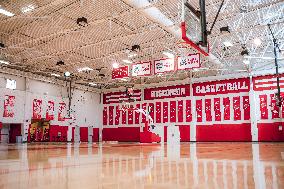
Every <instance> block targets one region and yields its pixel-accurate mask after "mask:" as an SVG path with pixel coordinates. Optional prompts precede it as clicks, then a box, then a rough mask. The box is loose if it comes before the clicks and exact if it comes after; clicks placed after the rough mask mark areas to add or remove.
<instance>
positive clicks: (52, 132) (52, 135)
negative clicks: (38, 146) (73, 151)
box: [49, 125, 68, 142]
mask: <svg viewBox="0 0 284 189" xmlns="http://www.w3.org/2000/svg"><path fill="white" fill-rule="evenodd" d="M59 132H60V133H61V136H58V134H59ZM67 132H68V126H59V125H50V126H49V140H50V142H67Z"/></svg>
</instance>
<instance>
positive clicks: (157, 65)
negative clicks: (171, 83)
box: [154, 58, 175, 74]
mask: <svg viewBox="0 0 284 189" xmlns="http://www.w3.org/2000/svg"><path fill="white" fill-rule="evenodd" d="M174 70H175V59H174V58H165V59H161V60H155V61H154V73H155V74H158V73H165V72H171V71H174Z"/></svg>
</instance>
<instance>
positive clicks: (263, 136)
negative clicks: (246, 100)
mask: <svg viewBox="0 0 284 189" xmlns="http://www.w3.org/2000/svg"><path fill="white" fill-rule="evenodd" d="M279 125H282V131H279ZM283 126H284V123H259V124H258V125H257V127H258V140H259V141H275V142H276V141H282V142H283V141H284V131H283V129H284V128H283Z"/></svg>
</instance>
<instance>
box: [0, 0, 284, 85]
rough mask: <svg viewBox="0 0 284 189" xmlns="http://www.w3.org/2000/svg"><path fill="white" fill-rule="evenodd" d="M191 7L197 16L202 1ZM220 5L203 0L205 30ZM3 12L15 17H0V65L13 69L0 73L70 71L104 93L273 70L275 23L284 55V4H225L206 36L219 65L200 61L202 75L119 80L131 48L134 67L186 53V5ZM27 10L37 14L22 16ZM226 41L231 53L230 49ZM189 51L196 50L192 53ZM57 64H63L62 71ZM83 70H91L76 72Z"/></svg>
mask: <svg viewBox="0 0 284 189" xmlns="http://www.w3.org/2000/svg"><path fill="white" fill-rule="evenodd" d="M184 1H186V0H184ZM187 2H188V3H189V4H190V5H192V6H193V7H194V8H196V9H197V10H198V9H199V8H198V7H199V0H188V1H187ZM221 2H222V0H206V16H207V18H206V19H207V30H209V29H210V27H211V25H212V23H213V21H214V18H215V16H216V14H217V11H218V9H219V7H220V5H221ZM0 5H1V8H4V9H5V10H8V11H10V12H12V13H14V14H15V16H12V17H8V16H5V15H2V14H0V42H1V43H3V44H4V45H5V48H0V59H3V60H7V61H9V62H10V63H11V64H9V65H2V64H0V67H2V68H3V67H7V68H9V70H11V72H13V71H12V70H20V71H23V72H25V71H28V72H29V73H33V74H35V75H43V76H45V77H50V74H51V73H59V74H61V75H62V74H63V73H64V72H65V71H69V72H71V73H72V75H73V81H76V82H77V83H79V84H84V85H88V83H89V82H92V83H97V84H98V85H97V86H94V87H99V88H113V87H119V86H122V85H135V84H152V83H161V82H162V83H166V82H168V81H180V80H183V79H185V78H188V77H189V76H190V75H191V74H192V77H193V78H199V77H208V76H223V75H226V74H234V73H241V72H249V71H260V70H267V69H273V68H274V59H272V58H273V57H274V54H273V41H272V38H271V35H270V32H269V29H268V26H267V24H271V29H272V32H273V33H274V35H275V37H276V38H277V43H278V45H279V47H280V49H282V50H283V51H284V2H283V0H225V1H224V5H223V7H222V9H221V12H220V15H219V17H218V18H217V21H216V24H215V26H214V28H213V30H212V33H211V34H210V35H209V36H208V41H209V44H210V53H211V54H212V55H213V56H214V57H216V58H217V59H218V61H219V62H221V64H216V62H214V61H212V60H210V59H208V58H207V57H204V56H202V57H201V60H202V63H201V65H202V67H201V69H195V70H194V71H192V73H190V72H191V71H175V72H172V73H167V74H163V75H153V76H149V77H131V78H129V79H128V80H127V81H121V80H119V81H118V80H112V79H111V71H112V64H113V62H119V63H120V64H123V62H122V60H123V59H128V57H127V53H126V50H127V49H131V47H132V46H133V45H140V47H141V51H140V52H139V53H138V56H137V57H135V58H132V61H133V62H138V61H148V60H155V59H161V58H163V57H164V55H163V54H162V53H163V52H164V51H169V50H170V51H172V52H174V53H175V54H177V55H180V54H181V53H182V52H181V51H182V49H181V48H179V47H178V45H177V44H178V42H181V41H182V40H181V38H180V37H178V35H175V32H180V24H181V13H182V6H181V5H182V0H3V1H1V2H0ZM30 5H32V7H34V10H31V11H30V12H26V13H23V12H21V10H22V8H23V7H27V6H30ZM80 17H85V18H87V20H88V25H87V26H85V27H83V26H79V25H77V23H76V20H77V18H80ZM225 26H229V28H230V33H221V32H220V28H221V27H225ZM192 27H196V26H189V29H188V32H191V33H192V29H194V28H192ZM195 29H196V30H198V29H200V28H195ZM193 31H194V30H193ZM192 34H193V35H194V34H195V37H196V36H197V37H198V35H199V34H197V35H196V33H192ZM255 38H259V39H261V42H262V43H261V44H260V45H259V46H257V45H255V43H254V40H255ZM226 41H229V42H230V43H231V44H232V46H231V47H226V46H225V45H224V42H226ZM243 46H245V47H246V49H247V50H248V51H249V56H247V58H245V57H244V56H242V55H241V54H240V53H241V51H242V50H243V48H242V47H243ZM283 51H282V54H281V53H279V55H278V56H279V66H280V67H283V64H284V61H283V58H282V57H284V54H283ZM188 52H196V51H195V50H194V49H192V48H188V49H187V50H186V53H188ZM183 53H184V52H183ZM256 57H257V58H256ZM245 59H246V60H249V61H250V64H249V65H247V64H245V63H244V62H243V61H244V60H245ZM60 60H62V61H64V63H65V65H61V66H57V65H56V63H57V62H58V61H60ZM83 67H89V68H92V69H93V71H90V72H88V73H84V72H78V69H79V68H83ZM15 72H16V71H15ZM102 75H105V76H104V77H102ZM59 79H60V78H59ZM61 79H63V78H61Z"/></svg>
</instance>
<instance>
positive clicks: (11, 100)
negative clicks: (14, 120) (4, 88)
mask: <svg viewBox="0 0 284 189" xmlns="http://www.w3.org/2000/svg"><path fill="white" fill-rule="evenodd" d="M15 99H16V98H15V96H9V95H5V99H4V112H3V117H14V115H15V113H14V106H15Z"/></svg>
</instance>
